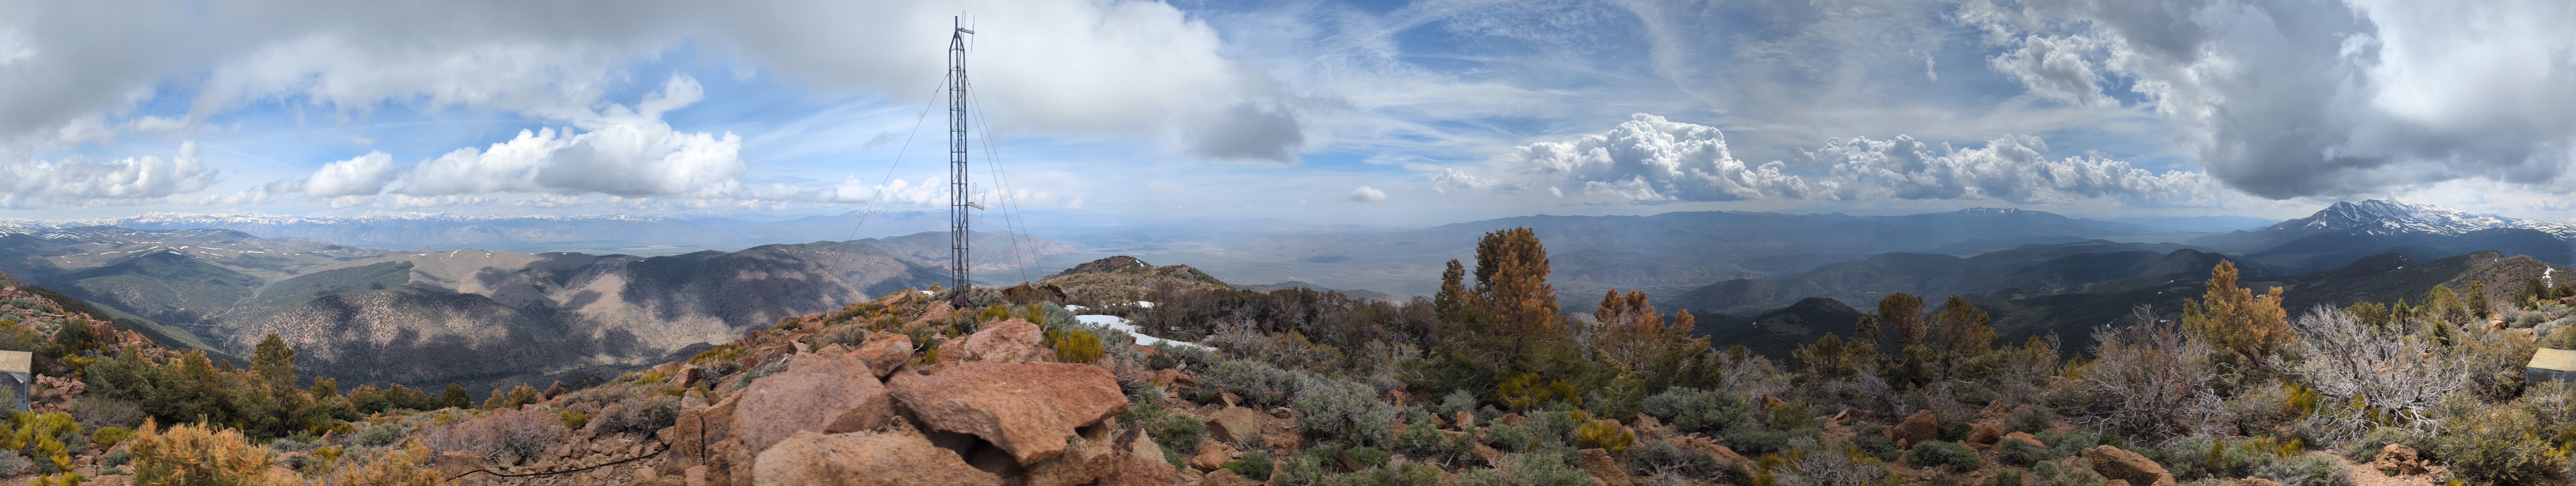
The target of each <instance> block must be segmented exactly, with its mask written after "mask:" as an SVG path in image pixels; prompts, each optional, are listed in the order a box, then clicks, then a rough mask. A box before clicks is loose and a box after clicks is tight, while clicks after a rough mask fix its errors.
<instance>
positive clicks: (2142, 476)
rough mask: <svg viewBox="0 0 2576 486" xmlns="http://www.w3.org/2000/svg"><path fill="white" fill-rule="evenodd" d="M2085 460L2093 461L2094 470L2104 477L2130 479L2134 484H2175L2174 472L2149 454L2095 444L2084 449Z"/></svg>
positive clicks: (2165, 485)
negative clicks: (2166, 468) (2167, 469)
mask: <svg viewBox="0 0 2576 486" xmlns="http://www.w3.org/2000/svg"><path fill="white" fill-rule="evenodd" d="M2084 460H2086V461H2090V462H2092V463H2093V472H2098V473H2102V477H2104V478H2109V479H2116V480H2125V481H2128V482H2129V484H2130V485H2133V486H2174V478H2173V473H2169V472H2166V471H2165V466H2164V465H2162V464H2156V461H2154V460H2150V459H2147V456H2142V455H2138V453H2135V452H2129V450H2128V449H2121V448H2118V447H2111V446H2107V445H2105V446H2094V447H2093V448H2091V449H2085V450H2084Z"/></svg>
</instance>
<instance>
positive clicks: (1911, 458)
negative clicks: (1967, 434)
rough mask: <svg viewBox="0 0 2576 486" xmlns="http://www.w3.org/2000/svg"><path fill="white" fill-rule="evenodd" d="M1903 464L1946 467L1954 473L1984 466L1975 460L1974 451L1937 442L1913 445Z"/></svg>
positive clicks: (1975, 452) (1949, 443)
mask: <svg viewBox="0 0 2576 486" xmlns="http://www.w3.org/2000/svg"><path fill="white" fill-rule="evenodd" d="M1905 462H1906V464H1911V465H1913V466H1914V467H1936V466H1937V467H1946V468H1948V469H1949V470H1950V472H1954V473H1964V472H1968V471H1974V470H1977V468H1979V467H1983V466H1985V462H1984V461H1980V460H1978V459H1977V451H1976V450H1974V449H1969V448H1968V446H1963V445H1959V444H1957V443H1953V442H1942V441H1937V440H1934V441H1924V442H1922V443H1918V444H1914V449H1913V450H1909V451H1906V453H1905Z"/></svg>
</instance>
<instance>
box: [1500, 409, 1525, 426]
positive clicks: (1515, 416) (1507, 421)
mask: <svg viewBox="0 0 2576 486" xmlns="http://www.w3.org/2000/svg"><path fill="white" fill-rule="evenodd" d="M1494 422H1496V423H1501V424H1503V425H1509V426H1513V427H1519V426H1521V414H1520V413H1518V412H1514V413H1507V414H1503V416H1502V417H1500V418H1496V419H1494Z"/></svg>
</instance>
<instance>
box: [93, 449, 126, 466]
mask: <svg viewBox="0 0 2576 486" xmlns="http://www.w3.org/2000/svg"><path fill="white" fill-rule="evenodd" d="M126 458H127V456H126V454H125V450H124V449H117V450H113V451H107V455H106V456H104V457H100V458H98V464H99V465H101V466H109V467H114V466H123V465H125V461H126Z"/></svg>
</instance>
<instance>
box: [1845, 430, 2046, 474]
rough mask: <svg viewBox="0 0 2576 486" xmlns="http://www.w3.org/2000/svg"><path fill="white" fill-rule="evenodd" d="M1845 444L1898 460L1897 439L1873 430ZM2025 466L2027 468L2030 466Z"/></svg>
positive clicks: (1886, 458) (1890, 459)
mask: <svg viewBox="0 0 2576 486" xmlns="http://www.w3.org/2000/svg"><path fill="white" fill-rule="evenodd" d="M2011 442H2018V441H2011ZM1843 444H1844V445H1848V446H1851V447H1852V448H1853V449H1857V450H1859V451H1860V452H1861V453H1862V454H1867V455H1869V457H1873V458H1877V459H1878V460H1880V461H1893V460H1896V456H1897V453H1898V452H1899V451H1898V450H1897V448H1896V439H1890V438H1887V436H1886V435H1883V434H1879V433H1877V432H1876V431H1872V430H1861V431H1859V435H1854V436H1852V438H1850V439H1844V440H1843ZM2023 446H2025V447H2027V446H2029V444H2023ZM2024 465H2025V466H2027V465H2028V464H2024Z"/></svg>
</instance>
